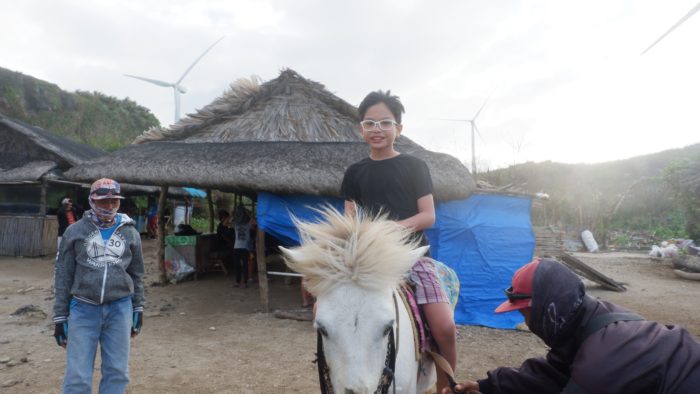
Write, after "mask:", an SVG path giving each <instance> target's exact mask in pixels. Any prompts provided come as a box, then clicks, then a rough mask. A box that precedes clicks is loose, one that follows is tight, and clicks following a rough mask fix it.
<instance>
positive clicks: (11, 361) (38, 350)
mask: <svg viewBox="0 0 700 394" xmlns="http://www.w3.org/2000/svg"><path fill="white" fill-rule="evenodd" d="M144 246H145V255H146V259H147V281H146V283H147V284H148V286H147V288H146V300H147V305H146V314H145V319H144V327H143V332H142V333H141V335H139V336H138V337H136V338H135V339H134V340H133V343H132V351H131V360H130V369H131V384H130V386H129V389H128V392H129V393H262V392H284V393H313V392H318V383H317V375H316V369H315V364H313V363H312V361H313V360H314V351H315V339H316V336H315V333H314V331H313V329H312V327H311V323H310V322H303V321H302V322H300V321H294V320H282V319H277V318H275V317H274V316H273V314H266V313H262V312H261V310H260V307H259V302H258V301H259V293H258V289H257V285H253V286H251V287H249V288H248V289H238V288H234V287H233V286H232V281H231V279H230V278H228V277H225V276H223V274H220V273H211V274H207V275H204V276H201V277H200V278H199V280H198V281H187V282H184V283H181V284H178V285H169V286H164V287H161V286H152V285H150V284H151V283H152V282H153V281H154V279H155V277H156V272H155V264H154V261H155V242H154V241H144ZM576 256H577V257H579V258H580V259H581V260H583V261H584V262H586V263H588V264H590V265H591V266H592V267H594V268H596V269H597V270H599V271H601V272H602V273H604V274H606V275H608V276H610V277H612V278H614V279H616V280H618V281H621V282H625V283H627V284H628V289H629V290H628V291H627V292H624V293H615V292H610V291H606V290H602V289H600V288H598V287H597V285H595V284H592V283H588V282H587V287H588V289H589V293H590V294H592V295H594V296H597V297H600V298H603V299H606V300H610V301H613V302H616V303H619V304H621V305H624V306H627V307H628V308H630V309H632V310H635V311H636V312H638V313H640V314H642V315H644V316H645V317H647V318H648V319H652V320H657V321H660V322H663V323H666V324H680V325H682V326H684V327H686V328H687V329H688V330H689V331H690V332H691V333H693V335H695V336H696V337H700V318H699V314H698V306H697V300H698V299H700V282H696V281H688V280H683V279H678V278H676V277H675V276H674V274H673V272H672V269H671V266H670V263H667V262H658V261H652V260H650V259H649V258H648V257H647V256H646V255H643V254H631V253H600V254H577V255H576ZM52 275H53V259H52V258H48V257H47V258H41V259H28V258H24V259H23V258H0V392H3V393H57V392H60V386H61V382H62V376H63V369H64V366H65V364H64V362H65V355H64V350H63V349H62V348H60V347H58V346H57V345H56V344H55V342H54V339H53V337H52V334H53V327H52V324H51V316H50V315H51V306H52V291H51V281H52ZM270 285H271V298H270V299H271V302H270V305H271V309H272V310H275V309H290V308H298V307H299V306H300V303H301V300H300V296H299V285H298V283H297V282H294V283H292V284H285V283H284V281H283V280H282V279H274V280H271V282H270ZM26 305H35V306H37V307H38V311H35V312H29V313H25V314H22V315H20V316H11V314H12V313H14V312H15V311H16V310H17V309H18V308H21V307H24V306H26ZM458 352H459V361H458V364H459V366H458V372H457V375H458V377H459V378H472V379H474V378H481V377H483V376H485V375H484V374H485V372H486V371H487V370H488V369H490V368H493V367H495V366H499V365H509V366H517V365H519V363H520V362H521V361H522V360H524V359H525V358H527V357H531V356H537V355H543V354H544V353H545V352H546V347H545V346H544V344H543V343H542V342H541V341H540V340H539V339H537V338H536V337H535V336H534V335H532V334H531V333H529V332H522V331H511V330H495V329H489V328H485V327H474V326H464V327H459V338H458ZM96 365H99V356H98V361H97V363H96ZM98 378H99V371H98V370H96V373H95V382H97V379H98ZM94 386H95V387H97V384H95V385H94Z"/></svg>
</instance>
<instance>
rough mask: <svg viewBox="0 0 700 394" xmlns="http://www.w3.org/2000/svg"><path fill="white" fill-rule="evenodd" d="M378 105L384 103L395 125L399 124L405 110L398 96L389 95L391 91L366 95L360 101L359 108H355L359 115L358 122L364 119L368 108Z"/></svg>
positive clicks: (379, 91) (378, 91)
mask: <svg viewBox="0 0 700 394" xmlns="http://www.w3.org/2000/svg"><path fill="white" fill-rule="evenodd" d="M379 103H384V104H385V105H386V106H387V107H388V108H389V111H391V114H392V115H394V120H395V121H396V123H401V114H402V113H405V112H406V110H405V109H404V107H403V104H401V100H399V96H392V95H391V90H387V91H386V92H383V91H381V90H377V91H376V92H372V93H370V94H368V95H367V96H366V97H365V98H364V100H362V102H361V103H360V106H359V107H357V112H358V114H359V115H360V121H362V120H363V119H364V118H365V114H366V113H367V109H369V107H371V106H373V105H376V104H379Z"/></svg>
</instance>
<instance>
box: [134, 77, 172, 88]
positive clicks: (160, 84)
mask: <svg viewBox="0 0 700 394" xmlns="http://www.w3.org/2000/svg"><path fill="white" fill-rule="evenodd" d="M124 76H125V77H129V78H136V79H140V80H142V81H146V82H150V83H152V84H154V85H158V86H163V87H166V88H169V87H174V86H175V85H173V84H172V83H170V82H164V81H159V80H157V79H151V78H144V77H139V76H136V75H129V74H124Z"/></svg>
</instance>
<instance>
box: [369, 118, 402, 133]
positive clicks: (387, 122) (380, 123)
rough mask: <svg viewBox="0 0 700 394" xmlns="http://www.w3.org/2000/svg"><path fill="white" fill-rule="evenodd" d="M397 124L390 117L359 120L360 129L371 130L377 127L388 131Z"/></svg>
mask: <svg viewBox="0 0 700 394" xmlns="http://www.w3.org/2000/svg"><path fill="white" fill-rule="evenodd" d="M396 125H398V123H396V122H395V121H394V120H392V119H382V120H369V119H368V120H363V121H362V122H360V126H362V130H364V131H372V130H375V129H379V130H381V131H389V130H392V129H393V128H394V126H396Z"/></svg>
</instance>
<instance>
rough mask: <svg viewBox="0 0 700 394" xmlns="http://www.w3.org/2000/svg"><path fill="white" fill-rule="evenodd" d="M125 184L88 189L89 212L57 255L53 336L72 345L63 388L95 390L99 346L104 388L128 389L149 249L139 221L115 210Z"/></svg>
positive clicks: (111, 183) (109, 390)
mask: <svg viewBox="0 0 700 394" xmlns="http://www.w3.org/2000/svg"><path fill="white" fill-rule="evenodd" d="M122 198H123V197H122V195H121V187H120V185H119V183H117V182H116V181H113V180H111V179H107V178H102V179H99V180H97V181H95V182H94V183H93V184H92V186H91V188H90V196H89V201H90V207H91V208H92V209H91V210H89V211H87V212H85V214H84V215H83V217H82V219H80V220H78V221H77V222H76V223H75V224H73V225H72V226H70V227H68V229H67V230H66V232H65V233H64V234H63V241H62V242H61V247H60V249H59V252H58V256H57V258H56V267H55V275H54V287H55V290H56V295H55V300H54V306H53V322H54V324H55V328H54V337H55V339H56V343H57V344H58V345H59V346H61V347H63V348H65V349H66V370H65V376H64V379H63V392H64V393H91V392H92V374H93V368H94V364H95V355H96V353H97V345H98V344H99V346H100V355H101V359H102V365H101V367H100V371H101V375H102V376H101V380H100V388H99V392H100V393H102V394H109V393H124V392H125V390H126V387H127V385H128V383H129V349H130V345H131V344H130V337H131V338H133V337H134V336H136V335H137V334H138V333H139V332H140V331H141V326H142V324H143V304H144V291H143V275H144V267H143V252H142V250H141V237H140V235H139V232H138V230H136V227H135V223H134V221H133V220H132V219H131V218H129V216H127V215H125V214H120V213H117V211H118V210H119V205H120V200H121V199H122Z"/></svg>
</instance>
